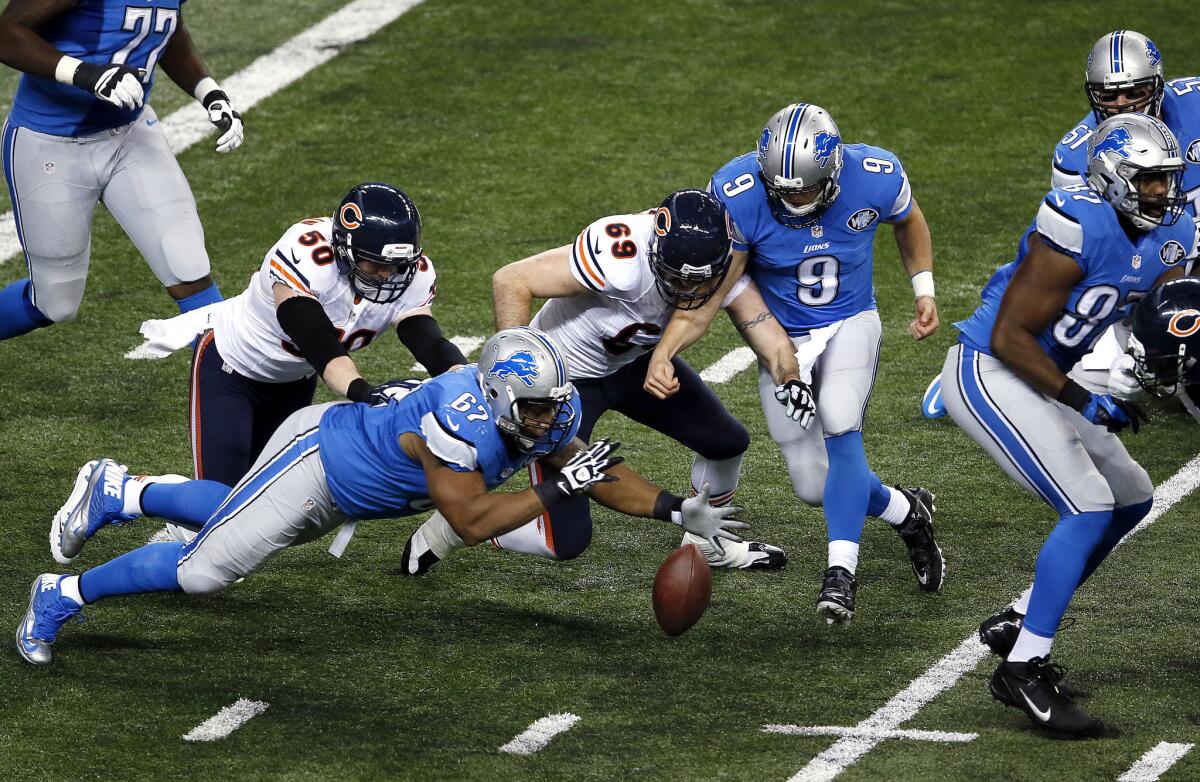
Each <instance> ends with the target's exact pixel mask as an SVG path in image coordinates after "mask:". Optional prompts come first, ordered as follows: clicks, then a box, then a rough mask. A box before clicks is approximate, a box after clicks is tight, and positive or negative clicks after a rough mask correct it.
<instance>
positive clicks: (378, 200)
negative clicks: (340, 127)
mask: <svg viewBox="0 0 1200 782" xmlns="http://www.w3.org/2000/svg"><path fill="white" fill-rule="evenodd" d="M333 254H334V258H335V259H336V260H337V266H338V271H339V272H341V273H342V274H344V275H346V276H347V277H348V278H349V280H350V287H351V288H353V289H354V292H355V294H357V295H359V296H362V297H363V298H364V299H366V300H367V301H373V302H377V303H380V304H386V303H388V302H392V301H396V300H397V299H399V298H400V297H401V296H403V295H404V291H405V290H407V289H408V286H409V285H410V284H411V283H412V281H413V277H415V276H416V274H417V267H418V265H419V264H420V262H421V213H420V212H418V211H417V205H416V204H414V203H413V202H412V199H411V198H409V197H408V196H407V195H405V193H404V192H403V191H401V190H400V189H398V188H395V187H392V186H391V185H389V184H385V183H383V182H366V183H364V184H361V185H358V186H357V187H355V188H353V189H351V190H350V192H349V193H347V194H346V197H345V198H343V199H342V203H341V204H339V205H338V209H337V212H335V213H334V215H333ZM364 261H365V262H367V263H370V264H373V265H375V266H376V267H389V268H388V269H387V271H389V272H390V274H389V275H388V276H387V277H384V276H382V275H381V274H380V270H379V269H376V270H369V269H364V268H362V267H361V266H359V264H360V263H362V262H364Z"/></svg>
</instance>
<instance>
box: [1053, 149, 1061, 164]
mask: <svg viewBox="0 0 1200 782" xmlns="http://www.w3.org/2000/svg"><path fill="white" fill-rule="evenodd" d="M1054 160H1055V162H1057V163H1062V162H1063V156H1062V155H1060V154H1058V153H1057V152H1055V153H1054Z"/></svg>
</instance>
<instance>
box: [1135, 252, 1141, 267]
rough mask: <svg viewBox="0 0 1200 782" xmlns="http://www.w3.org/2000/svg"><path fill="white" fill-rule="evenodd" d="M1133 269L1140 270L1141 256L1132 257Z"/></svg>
mask: <svg viewBox="0 0 1200 782" xmlns="http://www.w3.org/2000/svg"><path fill="white" fill-rule="evenodd" d="M1133 268H1135V269H1140V268H1142V256H1140V255H1135V256H1133Z"/></svg>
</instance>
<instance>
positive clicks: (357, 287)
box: [333, 227, 421, 304]
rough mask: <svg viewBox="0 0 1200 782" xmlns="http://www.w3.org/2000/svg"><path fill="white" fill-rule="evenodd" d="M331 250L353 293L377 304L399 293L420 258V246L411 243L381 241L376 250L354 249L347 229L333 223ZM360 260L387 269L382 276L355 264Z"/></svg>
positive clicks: (406, 283)
mask: <svg viewBox="0 0 1200 782" xmlns="http://www.w3.org/2000/svg"><path fill="white" fill-rule="evenodd" d="M333 254H334V258H335V259H336V260H337V266H338V271H339V272H341V273H342V274H343V275H345V276H346V277H347V279H349V280H350V287H351V288H352V289H353V290H354V293H355V295H357V296H361V297H362V298H364V299H366V300H367V301H373V302H375V303H377V304H388V303H391V302H393V301H396V300H398V299H399V298H400V297H401V296H403V295H404V292H405V291H406V290H408V286H409V285H411V284H412V281H413V278H414V277H416V276H417V267H418V266H419V265H420V262H421V248H420V247H413V246H412V245H411V244H389V245H385V246H384V248H383V251H382V252H380V253H373V252H368V251H367V250H363V249H358V250H356V249H354V246H353V239H352V237H351V235H350V232H349V231H345V230H342V229H339V228H337V227H335V228H334V232H333ZM364 261H365V262H367V263H371V264H374V265H375V266H382V267H385V268H388V269H390V270H391V273H390V275H389V276H388V277H387V278H382V277H380V276H379V275H378V274H377V273H372V272H370V271H367V270H366V269H363V268H362V267H361V266H360V265H359V264H360V263H362V262H364Z"/></svg>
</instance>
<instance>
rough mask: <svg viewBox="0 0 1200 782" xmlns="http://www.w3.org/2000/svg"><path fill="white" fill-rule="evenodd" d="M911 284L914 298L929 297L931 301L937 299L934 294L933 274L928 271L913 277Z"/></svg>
mask: <svg viewBox="0 0 1200 782" xmlns="http://www.w3.org/2000/svg"><path fill="white" fill-rule="evenodd" d="M911 282H912V289H913V297H914V298H917V299H919V298H921V297H922V296H928V297H929V298H931V299H932V298H936V295H935V294H934V292H933V272H931V271H929V270H928V269H926V270H925V271H923V272H917V273H916V274H914V275H913V276H912V279H911Z"/></svg>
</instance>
